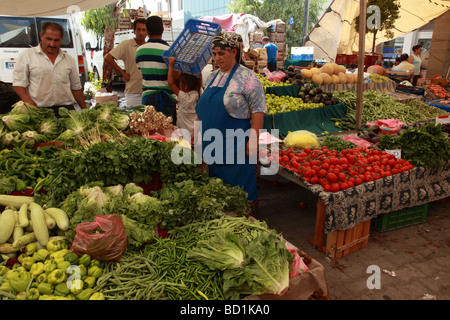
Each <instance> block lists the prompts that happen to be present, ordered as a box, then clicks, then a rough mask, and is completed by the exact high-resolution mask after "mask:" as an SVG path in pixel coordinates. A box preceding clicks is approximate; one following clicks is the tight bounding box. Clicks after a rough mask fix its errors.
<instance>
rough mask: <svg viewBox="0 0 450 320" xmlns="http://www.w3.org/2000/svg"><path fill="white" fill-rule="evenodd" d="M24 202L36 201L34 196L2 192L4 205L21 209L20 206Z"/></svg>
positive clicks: (0, 199)
mask: <svg viewBox="0 0 450 320" xmlns="http://www.w3.org/2000/svg"><path fill="white" fill-rule="evenodd" d="M24 203H27V204H31V203H34V200H33V197H27V196H12V195H7V194H0V205H2V206H4V207H7V206H10V207H13V208H16V209H20V207H21V206H22V204H24Z"/></svg>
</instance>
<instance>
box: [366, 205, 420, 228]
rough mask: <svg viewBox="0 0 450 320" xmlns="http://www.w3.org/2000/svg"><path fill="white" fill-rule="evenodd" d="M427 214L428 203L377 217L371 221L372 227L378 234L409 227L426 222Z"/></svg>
mask: <svg viewBox="0 0 450 320" xmlns="http://www.w3.org/2000/svg"><path fill="white" fill-rule="evenodd" d="M427 214H428V203H426V204H424V205H421V206H416V207H411V208H405V209H402V210H398V211H393V212H389V213H385V214H382V215H379V216H377V217H376V218H375V219H372V227H373V228H374V229H375V230H376V231H378V232H386V231H391V230H395V229H400V228H405V227H410V226H413V225H416V224H421V223H424V222H426V220H427Z"/></svg>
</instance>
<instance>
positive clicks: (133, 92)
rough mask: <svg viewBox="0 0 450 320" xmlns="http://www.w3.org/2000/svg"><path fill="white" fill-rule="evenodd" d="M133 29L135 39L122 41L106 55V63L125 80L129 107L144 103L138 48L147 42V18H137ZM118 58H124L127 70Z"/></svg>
mask: <svg viewBox="0 0 450 320" xmlns="http://www.w3.org/2000/svg"><path fill="white" fill-rule="evenodd" d="M133 30H134V35H135V36H136V37H135V38H134V39H129V40H125V41H122V42H121V43H119V45H118V46H117V47H115V48H114V49H112V50H111V51H110V52H109V53H108V54H107V55H106V56H105V61H106V63H108V64H109V65H110V66H111V67H112V68H113V69H114V70H116V71H117V72H118V73H119V74H120V75H122V77H123V79H124V80H125V99H126V100H127V106H128V107H131V106H136V105H140V104H142V73H141V71H140V70H139V69H138V67H137V65H136V50H137V48H139V46H141V45H143V44H145V38H146V37H147V27H146V20H145V19H143V18H140V19H136V20H135V21H134V24H133ZM116 60H123V62H124V64H125V71H124V70H122V68H121V67H120V66H119V65H118V64H117V63H116Z"/></svg>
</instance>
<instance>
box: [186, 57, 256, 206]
mask: <svg viewBox="0 0 450 320" xmlns="http://www.w3.org/2000/svg"><path fill="white" fill-rule="evenodd" d="M238 66H239V64H237V63H236V64H235V66H234V67H233V70H232V71H231V73H230V75H229V76H228V79H227V82H226V83H225V85H224V86H223V87H211V84H212V83H214V80H215V79H216V77H217V74H216V75H215V76H214V78H213V79H212V80H211V82H210V84H209V85H208V87H207V88H206V89H205V91H204V92H203V94H202V95H201V96H200V99H199V101H198V103H197V106H196V108H195V111H196V112H197V116H198V119H199V120H200V121H201V123H202V126H201V135H202V155H203V157H205V154H206V153H205V148H206V149H207V148H208V146H209V145H210V144H211V143H213V141H215V140H213V141H205V140H204V138H205V137H204V133H205V132H206V131H207V130H209V129H214V130H216V131H217V130H218V131H220V133H221V134H222V137H223V149H222V150H221V151H223V161H222V164H218V163H212V164H210V163H208V169H209V176H210V177H218V178H220V179H222V180H223V181H224V182H225V183H227V184H229V185H232V186H240V187H242V188H243V189H244V191H246V192H247V194H248V197H247V198H248V200H250V201H253V200H256V198H257V197H258V195H257V192H256V167H255V163H253V164H252V163H250V161H249V158H248V157H246V156H245V150H246V149H245V147H246V144H247V141H248V137H247V138H245V139H242V138H241V139H236V138H235V139H234V143H233V144H232V145H230V144H228V147H227V144H226V137H227V136H230V133H228V134H227V129H229V130H231V131H232V132H234V130H237V129H242V130H243V132H246V131H247V130H248V129H250V128H251V119H250V118H249V119H236V118H233V117H232V116H230V115H229V114H228V111H227V109H226V108H225V105H224V103H223V97H224V95H225V91H226V89H227V87H228V84H229V83H230V80H231V78H233V75H234V73H235V72H236V69H237V68H238ZM207 150H211V148H209V149H207ZM231 152H234V157H233V158H232V159H227V154H228V157H230V153H231ZM242 152H244V158H245V159H244V163H242V162H239V164H238V162H237V160H239V159H241V160H242V158H238V155H242ZM211 155H212V156H215V152H211ZM227 160H228V161H227ZM230 160H232V163H231V164H230V163H229V162H230Z"/></svg>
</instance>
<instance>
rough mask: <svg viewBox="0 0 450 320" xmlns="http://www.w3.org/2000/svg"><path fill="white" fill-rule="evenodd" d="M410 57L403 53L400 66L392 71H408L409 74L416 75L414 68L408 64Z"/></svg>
mask: <svg viewBox="0 0 450 320" xmlns="http://www.w3.org/2000/svg"><path fill="white" fill-rule="evenodd" d="M408 59H409V55H408V54H407V53H403V54H402V55H401V56H400V61H401V62H400V64H399V65H398V66H394V67H393V68H392V71H406V72H409V73H410V74H411V75H413V73H414V66H413V65H412V64H411V63H409V62H408Z"/></svg>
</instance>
